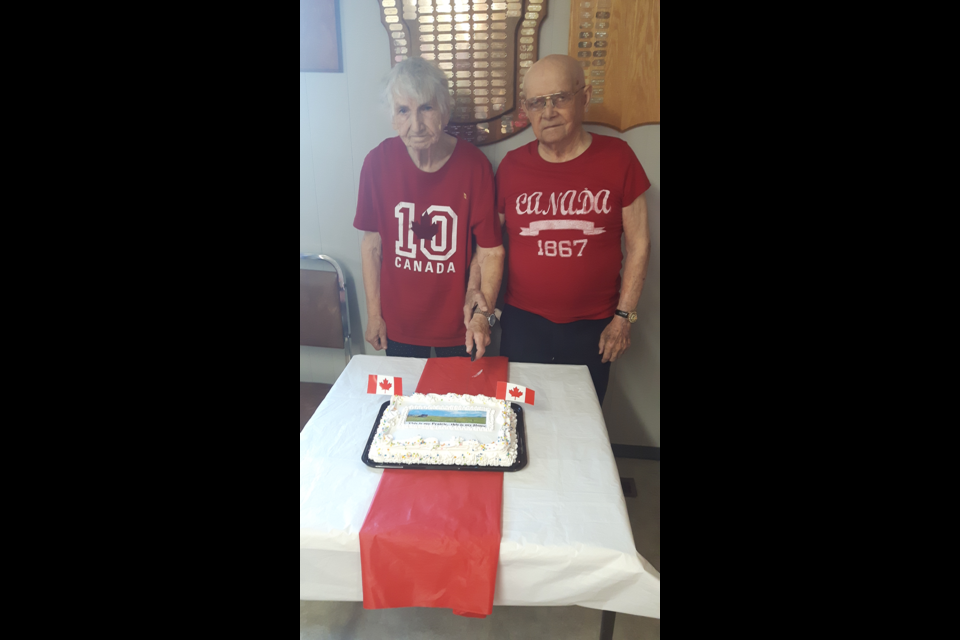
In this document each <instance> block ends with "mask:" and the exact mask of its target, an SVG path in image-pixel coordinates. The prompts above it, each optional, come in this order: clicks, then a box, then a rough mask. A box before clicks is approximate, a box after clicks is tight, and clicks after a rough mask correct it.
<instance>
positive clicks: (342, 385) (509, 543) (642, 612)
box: [300, 355, 660, 618]
mask: <svg viewBox="0 0 960 640" xmlns="http://www.w3.org/2000/svg"><path fill="white" fill-rule="evenodd" d="M425 364H426V360H422V359H416V358H384V357H378V356H365V355H361V356H356V357H354V358H353V359H352V360H351V361H350V364H349V365H348V366H347V368H346V369H345V370H344V371H343V374H342V375H341V376H340V378H339V379H338V380H337V382H336V384H334V386H333V389H331V390H330V393H329V395H328V396H327V397H326V399H325V400H324V401H323V404H321V405H320V408H319V410H318V411H317V413H316V414H315V415H314V416H313V418H311V419H310V421H309V422H308V423H307V425H306V427H304V429H303V431H302V432H301V433H300V599H301V600H363V592H362V590H361V586H360V529H361V527H362V526H363V520H364V518H365V517H366V515H367V509H368V508H369V507H370V503H371V501H372V500H373V494H374V492H375V491H376V488H377V484H378V483H379V482H380V475H381V473H382V471H381V470H379V469H371V468H370V467H367V466H366V465H364V464H363V462H362V461H361V460H360V456H361V455H362V454H363V448H364V446H365V445H366V443H367V439H368V438H369V437H370V431H371V429H372V428H373V423H374V421H375V420H376V418H377V414H378V412H379V410H380V406H381V405H382V404H383V402H384V401H386V400H388V399H389V397H388V396H376V395H368V394H367V393H366V389H367V376H368V375H369V374H380V375H390V376H400V377H401V378H403V390H404V395H412V394H413V392H414V390H415V389H416V388H417V383H418V382H419V380H420V374H421V373H422V372H423V367H424V365H425ZM509 381H510V382H513V383H517V384H520V385H523V386H526V387H529V388H531V389H533V390H535V391H536V392H537V397H536V405H535V406H532V407H530V406H526V405H525V406H524V415H525V424H526V434H527V450H528V452H529V463H528V464H527V466H526V467H525V468H524V469H523V470H522V471H518V472H511V473H505V474H504V483H503V539H502V541H501V542H500V563H499V565H498V568H497V587H496V594H495V597H494V601H493V604H495V605H526V606H567V605H580V606H583V607H590V608H592V609H605V610H607V611H619V612H622V613H629V614H633V615H639V616H647V617H651V618H659V617H660V574H659V572H658V571H657V570H656V569H654V568H653V567H652V566H651V565H650V563H648V562H647V561H646V560H645V559H644V558H642V557H641V556H640V554H639V553H637V550H636V545H635V544H634V541H633V533H632V531H631V529H630V522H629V519H628V517H627V506H626V503H625V502H624V498H623V491H622V488H621V486H620V479H619V474H618V473H617V467H616V463H615V461H614V458H613V453H612V451H611V450H610V440H609V437H608V436H607V430H606V427H605V425H604V422H603V415H602V414H601V412H600V405H599V403H598V402H597V396H596V393H595V392H594V390H593V384H592V382H591V380H590V374H589V372H588V370H587V368H586V367H583V366H567V365H540V364H511V365H510V380H509ZM464 473H469V472H464Z"/></svg>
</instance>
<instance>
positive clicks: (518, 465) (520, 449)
mask: <svg viewBox="0 0 960 640" xmlns="http://www.w3.org/2000/svg"><path fill="white" fill-rule="evenodd" d="M389 406H390V401H389V400H388V401H387V402H384V403H383V406H381V407H380V413H378V414H377V419H376V420H374V422H373V429H371V430H370V437H369V438H367V444H366V446H365V447H364V448H363V455H362V456H360V459H361V460H363V464H365V465H367V466H368V467H373V468H374V469H421V470H443V471H520V469H523V468H524V467H525V466H527V430H526V427H525V426H524V424H523V407H521V406H520V405H519V404H517V403H516V402H511V403H510V406H511V407H512V408H513V411H514V412H515V413H516V414H517V461H516V462H514V463H513V464H512V465H510V466H509V467H476V466H470V467H462V466H458V465H453V464H399V463H396V462H391V463H387V462H374V461H373V460H371V459H370V458H369V456H368V455H367V454H369V453H370V443H372V442H373V436H375V435H377V426H378V425H379V424H380V419H381V418H383V412H384V411H386V410H387V407H389Z"/></svg>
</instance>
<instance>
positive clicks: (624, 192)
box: [497, 133, 650, 323]
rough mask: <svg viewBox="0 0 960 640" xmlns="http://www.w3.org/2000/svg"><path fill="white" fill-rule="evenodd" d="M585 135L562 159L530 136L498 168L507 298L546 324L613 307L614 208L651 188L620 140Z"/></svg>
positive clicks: (617, 214) (616, 296)
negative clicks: (587, 140) (576, 152)
mask: <svg viewBox="0 0 960 640" xmlns="http://www.w3.org/2000/svg"><path fill="white" fill-rule="evenodd" d="M592 135H593V141H592V142H591V144H590V146H589V147H588V148H587V150H586V151H584V152H583V153H582V154H581V155H580V156H578V157H576V158H574V159H573V160H570V161H569V162H560V163H552V162H547V161H546V160H544V159H543V158H541V157H540V154H539V152H538V151H537V144H538V143H537V142H536V141H533V142H531V143H530V144H528V145H525V146H523V147H520V148H519V149H515V150H514V151H511V152H510V153H508V154H507V155H506V157H505V158H504V159H503V162H501V163H500V168H499V169H497V210H498V211H499V212H501V213H504V214H506V229H507V234H508V237H509V239H510V245H509V249H508V254H509V255H508V262H509V268H510V273H509V276H508V279H507V297H506V302H507V304H509V305H513V306H515V307H518V308H520V309H523V310H524V311H529V312H531V313H535V314H537V315H539V316H543V317H544V318H546V319H547V320H550V321H551V322H556V323H567V322H574V321H576V320H599V319H601V318H609V317H610V316H612V315H613V312H614V311H616V310H617V303H618V302H619V300H620V266H621V262H622V261H623V253H622V251H621V250H620V238H621V235H622V233H623V219H622V217H621V213H622V210H623V208H624V207H626V206H629V205H631V204H633V202H634V201H635V200H636V199H637V198H638V197H640V195H641V194H643V192H644V191H646V190H647V189H648V188H649V187H650V181H649V180H648V179H647V174H646V173H645V172H644V171H643V167H641V166H640V161H639V160H637V156H636V154H634V153H633V149H631V148H630V146H629V145H628V144H627V143H626V142H624V141H623V140H620V139H619V138H611V137H609V136H601V135H597V134H595V133H594V134H592Z"/></svg>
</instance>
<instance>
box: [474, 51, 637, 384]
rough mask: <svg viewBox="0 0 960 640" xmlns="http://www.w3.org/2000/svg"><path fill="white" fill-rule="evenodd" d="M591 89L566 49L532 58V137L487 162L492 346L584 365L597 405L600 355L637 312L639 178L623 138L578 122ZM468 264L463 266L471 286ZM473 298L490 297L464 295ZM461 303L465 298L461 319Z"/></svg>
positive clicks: (607, 353) (602, 369) (609, 352)
mask: <svg viewBox="0 0 960 640" xmlns="http://www.w3.org/2000/svg"><path fill="white" fill-rule="evenodd" d="M591 93H592V87H591V86H590V85H588V84H586V82H585V78H584V74H583V69H582V67H581V66H580V63H579V62H577V60H576V59H574V58H571V57H569V56H561V55H552V56H548V57H546V58H544V59H543V60H540V61H539V62H537V63H536V64H534V65H533V66H532V67H530V70H529V71H528V73H527V75H526V78H525V79H524V82H523V94H524V100H523V102H522V105H523V109H524V111H525V112H526V114H527V116H528V117H529V119H530V124H531V125H533V132H534V134H535V135H536V137H537V140H536V141H534V142H531V143H530V144H528V145H526V146H523V147H520V148H519V149H516V150H514V151H511V152H510V153H508V154H507V155H506V157H505V158H504V159H503V161H502V162H501V163H500V167H499V169H498V170H497V207H498V211H499V212H500V219H501V221H502V222H503V224H504V225H505V228H506V233H507V239H508V249H507V253H508V256H509V273H508V274H507V277H506V280H507V292H506V299H505V302H506V306H505V308H504V310H503V315H502V318H501V326H502V329H503V334H502V339H501V345H500V353H501V354H502V355H505V356H507V357H509V358H510V360H511V361H513V362H539V363H552V364H584V365H587V367H589V369H590V375H591V377H592V378H593V384H594V387H595V388H596V391H597V397H598V398H599V399H600V402H601V403H602V402H603V397H604V395H605V394H606V390H607V381H608V379H609V376H610V363H611V362H613V361H615V360H616V359H617V358H619V357H620V356H621V355H623V353H624V352H625V351H626V350H627V348H628V347H629V346H630V325H631V324H632V323H633V322H635V321H636V318H637V314H636V311H635V309H636V306H637V302H638V301H639V299H640V291H641V289H642V288H643V281H644V278H645V276H646V269H647V259H648V256H649V247H650V240H649V231H648V227H647V205H646V199H645V197H644V195H643V194H644V192H645V191H646V190H647V189H648V188H649V187H650V182H649V180H648V179H647V176H646V174H645V173H644V171H643V167H641V166H640V163H639V161H638V160H637V157H636V155H635V154H634V153H633V150H632V149H631V148H630V147H629V146H628V145H627V143H625V142H623V141H622V140H620V139H619V138H612V137H607V136H601V135H597V134H590V133H588V132H586V131H585V130H584V129H583V117H584V113H585V112H586V110H587V106H588V105H589V104H590V96H591ZM621 236H623V238H624V239H625V245H626V256H625V257H624V256H623V255H622V253H621V243H620V239H621ZM621 264H622V266H623V279H622V281H621V277H620V269H621ZM479 270H480V268H479V267H476V268H474V269H473V270H472V272H471V287H472V289H474V290H475V289H478V288H479V286H478V283H479V276H478V275H477V274H476V273H473V271H479ZM497 275H499V274H497ZM474 300H475V301H476V302H477V303H478V306H479V307H480V308H481V309H486V308H490V307H492V301H489V302H490V304H488V305H486V306H485V305H484V304H483V302H484V301H483V298H482V297H481V296H478V295H476V294H475V293H474ZM470 306H471V305H470V300H469V296H468V303H467V305H466V307H465V317H466V311H467V310H468V309H467V307H470Z"/></svg>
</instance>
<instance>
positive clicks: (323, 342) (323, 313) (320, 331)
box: [300, 253, 352, 431]
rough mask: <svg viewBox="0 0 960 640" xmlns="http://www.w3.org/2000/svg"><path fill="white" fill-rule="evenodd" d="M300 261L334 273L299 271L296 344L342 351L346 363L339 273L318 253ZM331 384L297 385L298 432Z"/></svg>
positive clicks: (344, 314) (347, 337) (344, 312)
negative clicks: (322, 264)
mask: <svg viewBox="0 0 960 640" xmlns="http://www.w3.org/2000/svg"><path fill="white" fill-rule="evenodd" d="M300 260H301V264H303V261H311V262H312V261H319V262H327V263H329V264H330V265H331V266H333V268H334V269H335V272H334V271H316V270H312V269H304V268H302V267H301V269H300V344H301V345H302V346H307V347H326V348H332V349H343V350H344V357H345V358H346V361H347V363H349V362H350V357H351V355H352V354H351V350H350V315H349V311H348V309H347V291H346V289H345V288H344V281H343V271H342V270H341V269H340V265H339V264H337V261H336V260H334V259H333V258H331V257H329V256H324V255H319V254H314V255H311V254H305V253H301V254H300ZM332 386H333V385H329V384H320V383H315V382H301V383H300V430H301V431H303V427H304V425H306V424H307V421H308V420H309V419H310V417H311V416H313V414H314V413H315V412H316V410H317V407H319V406H320V403H321V402H323V399H324V398H325V397H326V395H327V392H328V391H330V388H331V387H332Z"/></svg>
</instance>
